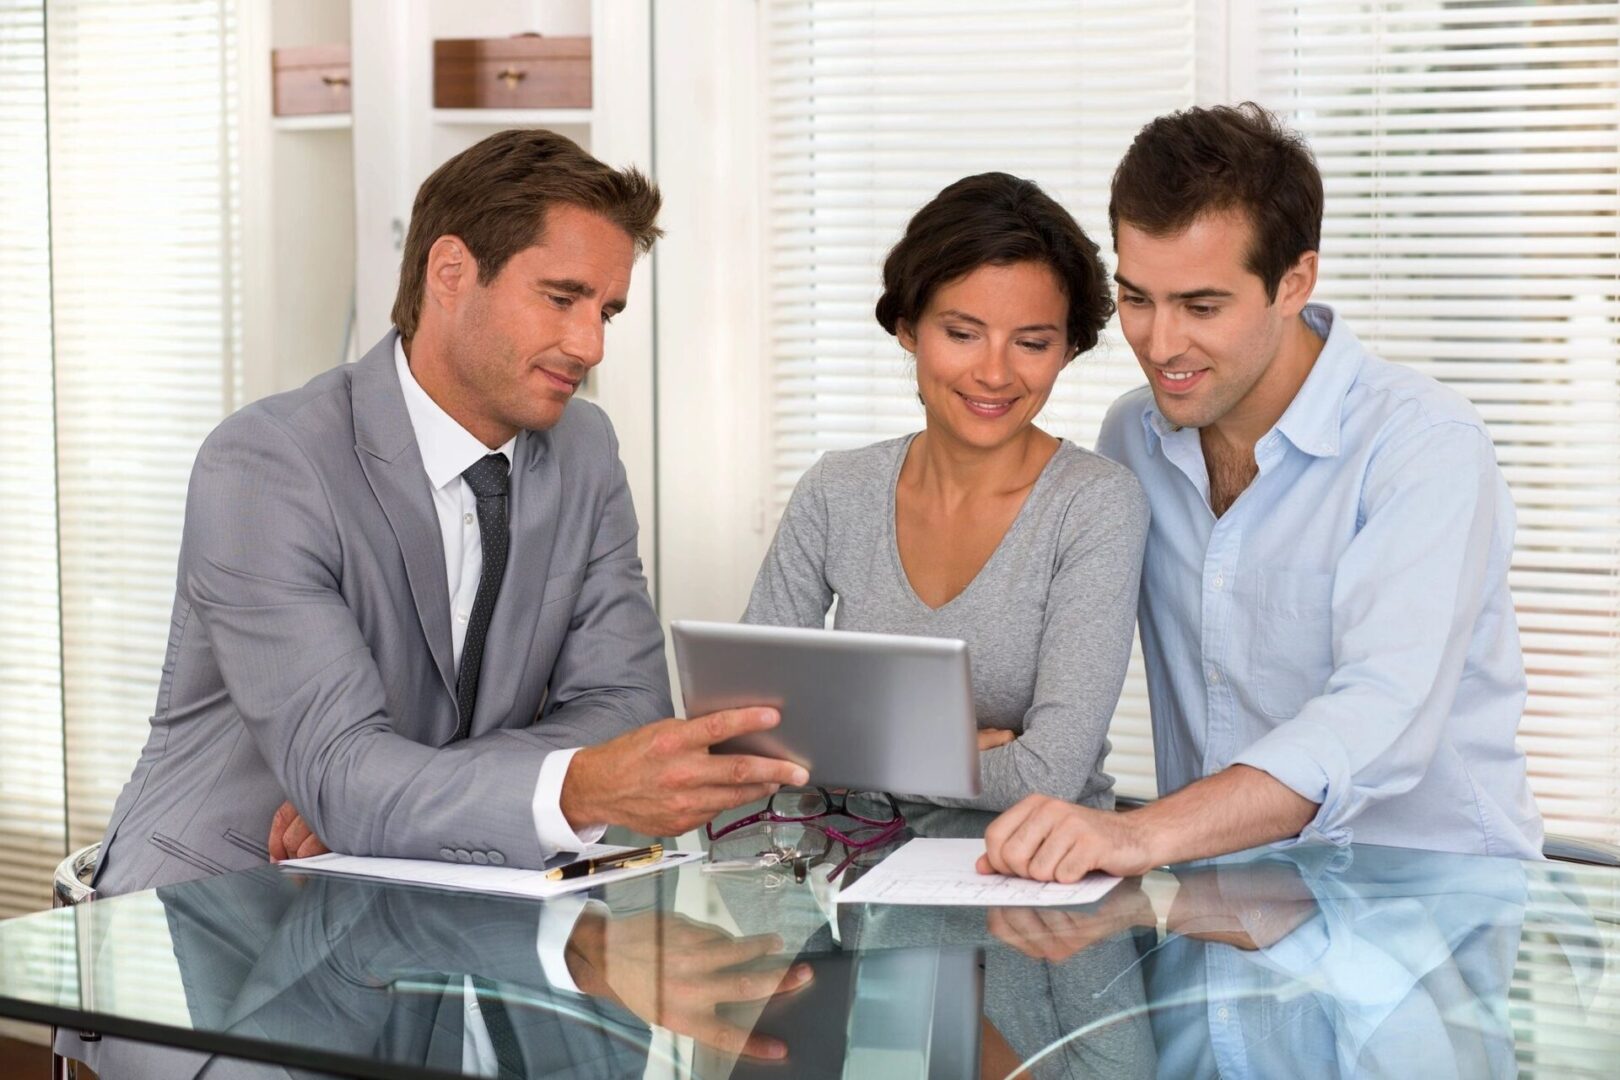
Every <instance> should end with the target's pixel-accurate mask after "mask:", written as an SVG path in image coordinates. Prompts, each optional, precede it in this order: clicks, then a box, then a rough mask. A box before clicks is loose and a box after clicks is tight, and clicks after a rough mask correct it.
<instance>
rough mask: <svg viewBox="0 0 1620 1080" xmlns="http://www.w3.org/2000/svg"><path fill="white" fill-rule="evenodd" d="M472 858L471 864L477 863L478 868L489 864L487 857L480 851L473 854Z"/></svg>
mask: <svg viewBox="0 0 1620 1080" xmlns="http://www.w3.org/2000/svg"><path fill="white" fill-rule="evenodd" d="M472 857H473V862H475V863H477V864H478V865H479V866H484V865H486V864H487V863H488V862H489V856H488V855H485V854H484V853H483V852H482V851H475V852H473V853H472Z"/></svg>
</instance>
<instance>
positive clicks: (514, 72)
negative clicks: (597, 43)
mask: <svg viewBox="0 0 1620 1080" xmlns="http://www.w3.org/2000/svg"><path fill="white" fill-rule="evenodd" d="M433 104H434V107H435V108H440V109H588V108H590V107H591V39H590V38H588V37H541V36H540V35H538V34H522V35H519V36H517V37H509V38H472V39H441V40H439V41H435V42H434V43H433Z"/></svg>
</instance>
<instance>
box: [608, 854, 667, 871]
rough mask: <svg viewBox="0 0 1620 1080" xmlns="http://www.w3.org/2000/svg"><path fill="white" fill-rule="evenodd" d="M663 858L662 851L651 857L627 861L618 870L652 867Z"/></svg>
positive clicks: (645, 856) (646, 856) (644, 856)
mask: <svg viewBox="0 0 1620 1080" xmlns="http://www.w3.org/2000/svg"><path fill="white" fill-rule="evenodd" d="M663 857H664V853H663V852H662V851H655V852H653V853H652V854H650V855H643V856H641V857H640V858H636V859H626V860H625V861H624V862H622V863H620V864H619V865H618V867H617V868H616V869H620V870H628V869H630V868H631V867H633V866H651V865H652V864H653V863H655V862H657V861H658V860H659V859H662V858H663Z"/></svg>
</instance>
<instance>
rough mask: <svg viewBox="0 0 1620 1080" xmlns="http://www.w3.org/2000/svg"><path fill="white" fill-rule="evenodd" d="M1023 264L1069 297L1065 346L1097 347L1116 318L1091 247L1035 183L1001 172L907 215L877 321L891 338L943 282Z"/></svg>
mask: <svg viewBox="0 0 1620 1080" xmlns="http://www.w3.org/2000/svg"><path fill="white" fill-rule="evenodd" d="M1021 262H1034V263H1042V264H1044V265H1046V266H1049V267H1051V268H1052V272H1053V273H1054V274H1056V275H1057V279H1058V283H1059V284H1060V285H1061V286H1062V288H1063V293H1064V295H1065V296H1066V297H1068V300H1069V325H1068V327H1067V330H1068V335H1067V336H1068V342H1069V345H1070V346H1071V347H1073V348H1074V350H1075V351H1076V352H1085V351H1086V350H1087V349H1090V348H1091V347H1092V346H1093V345H1096V344H1097V335H1098V334H1099V333H1101V332H1102V328H1103V326H1104V325H1105V324H1106V323H1107V322H1108V317H1109V316H1110V315H1112V314H1113V313H1114V298H1113V290H1112V289H1111V288H1110V286H1109V284H1108V274H1107V271H1105V270H1104V269H1103V264H1102V260H1101V259H1100V258H1098V255H1097V245H1096V244H1094V243H1092V242H1091V238H1090V237H1088V236H1087V235H1086V234H1085V232H1084V230H1082V229H1081V228H1080V226H1079V224H1077V223H1076V222H1075V220H1074V218H1073V217H1071V216H1070V215H1069V212H1068V211H1067V210H1065V209H1063V207H1061V206H1059V205H1058V204H1057V203H1056V202H1054V201H1053V200H1052V197H1051V196H1049V195H1047V194H1046V192H1044V191H1042V190H1041V189H1040V187H1039V186H1038V185H1037V184H1036V183H1035V182H1034V181H1032V180H1023V179H1020V178H1019V177H1016V176H1009V175H1007V174H1006V173H1000V172H991V173H980V174H979V175H977V176H967V177H963V178H962V179H961V180H958V181H957V182H956V183H954V184H952V185H950V186H949V187H947V188H946V189H945V190H944V191H941V192H940V193H939V194H938V195H935V196H934V197H933V199H931V200H929V202H928V204H927V205H926V206H924V207H923V208H922V209H921V210H918V211H917V212H916V213H915V214H914V215H912V218H911V221H910V222H909V223H908V224H907V225H906V232H905V235H904V236H902V237H901V238H900V242H899V243H898V244H896V245H894V249H893V250H891V251H890V252H889V257H888V258H887V259H885V260H884V261H883V295H882V296H881V297H879V298H878V302H877V321H878V323H879V324H880V325H881V326H882V327H883V329H885V330H887V331H888V332H889V333H891V334H893V333H895V332H896V330H897V328H898V327H899V325H900V323H901V322H906V323H909V324H911V325H913V326H915V325H916V322H917V320H918V319H919V318H920V317H921V316H922V313H923V311H924V309H926V308H927V307H928V302H929V301H930V300H931V299H933V296H934V293H935V291H936V290H938V289H939V287H940V286H941V285H945V284H948V283H950V282H952V281H955V280H957V279H958V278H961V277H965V276H966V275H968V274H970V273H972V272H973V271H974V270H977V269H978V268H979V267H981V266H985V265H991V266H1009V265H1011V264H1013V263H1021Z"/></svg>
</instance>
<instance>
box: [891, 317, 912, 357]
mask: <svg viewBox="0 0 1620 1080" xmlns="http://www.w3.org/2000/svg"><path fill="white" fill-rule="evenodd" d="M894 336H895V338H896V339H897V340H898V341H899V342H900V347H901V348H902V349H904V350H906V352H908V353H910V354H911V355H912V356H916V355H917V328H916V327H915V326H912V325H911V321H910V320H909V319H899V320H897V321H896V322H895V324H894Z"/></svg>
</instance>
